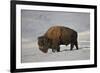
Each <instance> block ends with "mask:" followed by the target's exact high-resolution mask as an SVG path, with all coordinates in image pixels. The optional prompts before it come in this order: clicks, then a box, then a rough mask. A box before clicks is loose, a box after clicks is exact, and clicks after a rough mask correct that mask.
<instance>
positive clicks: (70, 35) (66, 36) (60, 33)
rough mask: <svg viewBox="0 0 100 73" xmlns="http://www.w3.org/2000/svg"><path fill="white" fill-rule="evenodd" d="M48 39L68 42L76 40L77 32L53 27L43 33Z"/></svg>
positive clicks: (61, 27) (62, 27)
mask: <svg viewBox="0 0 100 73" xmlns="http://www.w3.org/2000/svg"><path fill="white" fill-rule="evenodd" d="M45 36H47V37H48V38H49V39H52V40H58V41H62V42H63V43H64V42H66V41H67V42H70V41H71V40H72V39H73V40H74V39H76V38H77V32H76V31H74V30H73V29H70V28H67V27H64V26H53V27H51V28H50V29H48V31H47V32H46V33H45Z"/></svg>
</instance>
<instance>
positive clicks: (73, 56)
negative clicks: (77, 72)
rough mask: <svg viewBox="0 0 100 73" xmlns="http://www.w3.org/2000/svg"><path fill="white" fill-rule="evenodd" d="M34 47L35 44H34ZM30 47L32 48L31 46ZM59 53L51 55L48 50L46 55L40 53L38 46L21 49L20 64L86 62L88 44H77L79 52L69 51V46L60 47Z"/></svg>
mask: <svg viewBox="0 0 100 73" xmlns="http://www.w3.org/2000/svg"><path fill="white" fill-rule="evenodd" d="M35 45H36V43H35ZM31 47H32V46H31ZM60 48H61V52H56V53H53V52H52V51H51V49H49V51H48V53H46V54H45V53H42V52H41V51H40V50H39V49H38V46H37V47H35V48H34V45H33V48H23V49H22V58H21V59H22V60H21V61H22V63H30V62H49V61H68V60H88V59H90V48H89V42H79V50H76V48H75V47H74V50H72V51H71V50H70V45H68V46H65V45H61V46H60Z"/></svg>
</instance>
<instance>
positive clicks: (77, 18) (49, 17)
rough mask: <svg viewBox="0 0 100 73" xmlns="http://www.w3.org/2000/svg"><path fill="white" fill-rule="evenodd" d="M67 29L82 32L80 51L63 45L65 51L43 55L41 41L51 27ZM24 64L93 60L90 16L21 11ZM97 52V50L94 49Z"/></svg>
mask: <svg viewBox="0 0 100 73" xmlns="http://www.w3.org/2000/svg"><path fill="white" fill-rule="evenodd" d="M56 25H59V26H65V27H69V28H71V29H74V30H75V31H77V32H78V44H79V50H75V47H74V50H72V51H70V45H68V46H64V45H61V46H60V48H61V52H56V53H53V52H52V51H51V49H49V51H48V53H46V54H45V53H42V52H41V51H40V50H39V48H38V45H37V38H38V37H39V36H42V35H43V34H44V33H45V32H46V31H47V30H48V29H49V28H50V27H51V26H56ZM21 29H22V31H21V33H22V38H21V43H22V44H21V62H22V63H31V62H49V61H50V62H51V61H68V60H70V61H72V60H89V59H90V48H91V47H90V42H91V41H90V13H81V12H59V11H39V10H21ZM91 49H93V48H91Z"/></svg>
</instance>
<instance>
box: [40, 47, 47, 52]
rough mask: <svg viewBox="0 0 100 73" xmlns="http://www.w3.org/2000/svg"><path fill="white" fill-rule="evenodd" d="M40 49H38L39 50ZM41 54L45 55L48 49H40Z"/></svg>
mask: <svg viewBox="0 0 100 73" xmlns="http://www.w3.org/2000/svg"><path fill="white" fill-rule="evenodd" d="M39 49H40V48H39ZM40 50H41V51H42V52H43V53H47V52H48V49H40Z"/></svg>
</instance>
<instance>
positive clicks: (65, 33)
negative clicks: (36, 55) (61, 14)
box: [38, 26, 78, 53]
mask: <svg viewBox="0 0 100 73" xmlns="http://www.w3.org/2000/svg"><path fill="white" fill-rule="evenodd" d="M77 37H78V34H77V32H76V31H75V30H73V29H70V28H68V27H64V26H52V27H51V28H49V29H48V31H47V32H46V33H45V34H44V35H43V36H40V37H38V46H39V49H40V50H41V51H42V52H44V53H47V52H48V49H52V52H56V51H57V52H60V45H66V46H67V45H68V44H71V48H70V50H73V47H74V45H75V46H76V49H77V50H78V41H77Z"/></svg>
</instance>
